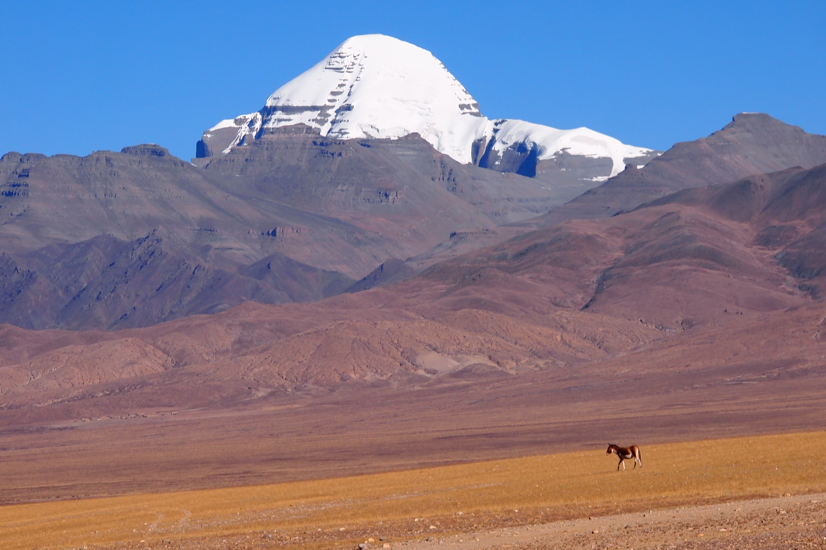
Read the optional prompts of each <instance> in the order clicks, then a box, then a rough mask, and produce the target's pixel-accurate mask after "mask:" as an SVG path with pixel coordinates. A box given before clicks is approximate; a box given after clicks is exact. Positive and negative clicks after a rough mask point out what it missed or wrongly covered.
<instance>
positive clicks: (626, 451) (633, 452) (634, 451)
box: [605, 443, 642, 472]
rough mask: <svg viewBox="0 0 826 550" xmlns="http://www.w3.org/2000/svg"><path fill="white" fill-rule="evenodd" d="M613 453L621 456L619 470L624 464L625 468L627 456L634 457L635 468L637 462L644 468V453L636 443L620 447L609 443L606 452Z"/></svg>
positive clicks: (623, 467)
mask: <svg viewBox="0 0 826 550" xmlns="http://www.w3.org/2000/svg"><path fill="white" fill-rule="evenodd" d="M611 453H616V454H617V456H618V457H619V464H617V471H618V472H619V469H620V466H622V469H623V470H625V459H626V458H633V459H634V468H636V467H637V464H639V465H640V468H642V453H641V452H640V448H639V447H637V446H636V445H631V446H630V447H618V446H617V445H614V444H613V443H611V444H609V445H608V450H607V451H605V454H607V455H610V454H611Z"/></svg>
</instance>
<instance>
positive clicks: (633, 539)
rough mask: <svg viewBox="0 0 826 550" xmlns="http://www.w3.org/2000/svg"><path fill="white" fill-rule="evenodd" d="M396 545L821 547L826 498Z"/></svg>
mask: <svg viewBox="0 0 826 550" xmlns="http://www.w3.org/2000/svg"><path fill="white" fill-rule="evenodd" d="M430 538H431V539H432V540H429V541H428V540H425V541H420V540H419V541H408V542H406V543H401V546H404V547H405V550H430V549H434V548H437V547H440V548H444V547H445V546H449V547H451V548H455V549H456V550H465V549H467V550H477V549H482V548H484V549H492V550H497V549H514V550H544V549H551V548H553V549H559V548H565V549H572V550H578V549H589V550H590V549H606V548H617V549H634V550H649V549H650V550H654V549H656V550H666V549H667V550H672V549H673V550H683V549H728V548H731V549H742V550H750V549H761V550H764V549H774V548H778V549H780V548H782V549H801V550H802V549H806V548H817V549H826V494H817V495H802V496H786V497H778V498H768V499H759V500H747V501H738V502H730V503H726V504H719V505H710V506H687V507H682V508H676V509H670V510H656V511H652V512H647V513H641V514H623V515H616V516H603V517H594V518H588V519H580V520H572V521H560V522H554V523H548V524H544V525H534V526H523V527H518V528H511V529H501V530H494V531H486V532H482V533H471V534H465V535H456V536H451V537H446V538H439V537H436V536H433V537H430Z"/></svg>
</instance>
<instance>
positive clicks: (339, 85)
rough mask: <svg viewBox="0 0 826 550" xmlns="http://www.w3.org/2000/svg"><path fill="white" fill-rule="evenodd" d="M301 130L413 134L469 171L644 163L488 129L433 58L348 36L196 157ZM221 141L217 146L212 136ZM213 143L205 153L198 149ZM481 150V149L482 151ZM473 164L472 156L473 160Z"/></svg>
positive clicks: (507, 124) (221, 127)
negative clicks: (555, 163) (528, 156)
mask: <svg viewBox="0 0 826 550" xmlns="http://www.w3.org/2000/svg"><path fill="white" fill-rule="evenodd" d="M296 124H305V125H307V126H309V127H310V128H313V129H314V130H316V131H318V132H319V133H320V134H321V135H322V136H326V137H331V138H339V139H352V138H376V139H382V138H384V139H386V138H390V139H394V138H399V137H403V136H406V135H408V134H413V133H418V134H419V135H421V137H422V138H423V139H425V140H426V141H427V142H429V143H430V144H431V145H432V146H433V147H434V148H435V149H437V150H438V151H440V152H442V153H444V154H446V155H448V156H450V157H452V158H453V159H455V160H457V161H459V162H461V163H464V164H467V163H471V162H475V161H477V160H478V158H474V151H479V150H482V151H484V150H486V149H490V147H491V146H492V147H493V149H494V151H496V152H497V153H502V152H503V151H504V150H505V149H507V148H509V147H514V148H516V147H521V148H522V149H524V148H525V147H527V148H528V149H535V150H536V154H537V158H538V159H539V160H543V159H548V158H552V157H554V156H555V155H557V154H559V153H560V152H562V151H566V152H567V153H569V154H572V155H582V156H587V157H608V158H610V159H611V160H612V161H613V170H612V171H611V174H610V175H612V176H613V175H615V174H617V173H619V171H621V170H622V168H623V167H624V161H625V159H627V158H632V157H639V156H642V155H645V154H647V153H650V150H649V149H644V148H640V147H632V146H628V145H624V144H622V143H621V142H619V141H618V140H616V139H614V138H611V137H609V136H606V135H604V134H600V133H598V132H594V131H593V130H589V129H587V128H577V129H574V130H557V129H555V128H550V127H548V126H542V125H539V124H532V123H529V122H524V121H520V120H495V121H492V120H489V119H487V118H486V117H484V116H483V115H482V113H481V112H480V110H479V105H478V103H477V102H476V100H474V99H473V97H472V96H471V95H470V94H469V93H468V92H467V90H465V88H464V87H463V86H462V85H461V84H460V83H459V81H458V80H456V78H455V77H454V76H453V75H452V74H450V72H449V71H448V70H447V69H446V68H445V66H444V65H443V64H442V63H441V62H440V61H439V60H438V59H436V58H435V57H434V56H433V54H431V53H430V52H428V51H427V50H424V49H422V48H419V47H418V46H414V45H413V44H409V43H407V42H404V41H402V40H398V39H396V38H392V37H389V36H384V35H380V34H373V35H363V36H354V37H352V38H349V39H348V40H346V41H344V42H343V43H342V44H341V45H340V46H338V47H337V48H336V49H335V50H333V52H332V53H330V54H329V55H328V56H327V57H326V58H324V59H322V60H321V61H320V62H319V63H317V64H316V65H315V66H313V67H312V68H310V69H309V70H307V71H305V72H304V73H302V74H301V75H299V76H298V77H296V78H294V79H293V80H291V81H289V82H288V83H286V84H285V85H283V86H281V87H280V88H278V89H277V90H276V91H275V92H273V94H272V95H270V97H269V98H268V99H267V101H266V103H265V105H264V107H263V108H262V109H261V110H260V111H258V112H256V113H251V114H248V115H241V116H239V117H236V118H234V119H227V120H223V121H221V122H219V123H218V124H217V125H215V126H213V127H212V128H210V129H209V130H207V131H206V132H205V133H204V139H203V140H202V142H201V143H199V148H198V153H197V156H211V155H212V153H211V151H210V149H211V150H212V151H215V152H217V151H218V150H220V151H221V152H222V153H224V154H226V153H228V152H230V151H231V150H232V149H233V148H234V147H236V146H238V145H241V144H244V143H247V140H248V139H257V138H258V137H260V135H261V134H262V133H265V132H267V131H271V130H275V129H277V128H281V127H284V126H292V125H296ZM219 134H220V135H221V136H223V137H222V138H216V137H215V136H218V135H219ZM209 139H212V140H213V143H212V147H211V148H208V147H207V146H206V145H205V143H206V142H207V141H208V140H209ZM480 147H481V149H480ZM477 157H478V155H477Z"/></svg>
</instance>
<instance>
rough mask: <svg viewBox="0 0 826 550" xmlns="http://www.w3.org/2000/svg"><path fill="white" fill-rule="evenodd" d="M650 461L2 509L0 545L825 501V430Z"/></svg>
mask: <svg viewBox="0 0 826 550" xmlns="http://www.w3.org/2000/svg"><path fill="white" fill-rule="evenodd" d="M617 443H620V444H623V443H630V442H622V441H620V442H617ZM366 452H369V451H366ZM642 452H643V465H644V467H643V468H642V469H639V468H638V469H636V470H633V469H631V468H630V466H631V464H630V463H628V467H629V469H628V470H627V471H625V472H622V471H620V472H617V471H616V470H615V468H616V463H617V459H616V457H615V456H613V455H612V456H610V457H608V456H606V455H605V450H604V449H601V448H600V449H594V450H593V451H588V452H576V453H567V454H556V455H545V456H531V457H525V458H517V459H508V460H496V461H488V462H477V463H472V464H463V465H455V466H447V467H439V468H430V469H421V470H411V471H402V472H390V473H382V474H373V475H364V476H354V477H345V478H337V479H327V480H315V481H302V482H292V483H282V484H275V485H260V486H250V487H235V488H225V489H211V490H200V491H187V492H175V493H161V494H139V495H129V496H120V497H112V498H100V499H88V500H77V501H63V502H46V503H36V504H24V505H11V506H5V507H2V508H0V547H2V548H4V549H7V550H8V549H16V548H21V549H22V548H27V549H31V548H41V549H43V548H55V549H56V548H79V547H81V546H83V545H86V546H87V548H96V547H99V548H104V547H114V546H115V545H116V543H121V545H122V546H124V547H132V546H134V545H138V544H139V546H140V547H149V548H160V547H164V546H165V545H167V544H168V543H169V541H173V542H174V543H175V544H187V543H193V541H198V540H208V539H215V538H216V537H223V538H226V537H229V538H231V539H233V540H236V542H237V541H239V540H240V541H244V540H249V541H255V542H254V543H250V544H251V546H248V547H250V548H257V547H268V546H267V544H272V545H278V544H280V545H282V546H283V545H285V544H287V545H289V546H292V547H295V546H303V547H305V548H321V547H348V546H349V547H352V544H353V543H356V542H363V541H364V540H366V538H367V537H373V536H377V537H378V536H382V538H384V539H385V540H386V541H388V542H389V543H390V544H391V545H392V543H394V542H397V541H400V540H406V539H408V538H415V537H417V536H419V537H420V536H428V535H429V534H431V533H436V534H439V535H442V534H445V533H456V532H467V531H471V530H477V529H482V528H485V527H486V526H492V525H500V526H501V525H502V522H503V521H504V522H509V523H507V524H508V525H517V524H526V523H537V522H546V521H551V520H555V519H563V518H572V517H582V516H589V515H592V516H593V515H602V514H610V513H617V512H627V511H633V510H648V509H655V508H664V507H671V506H677V505H683V504H700V503H711V502H719V501H724V500H733V499H740V498H748V497H758V496H776V495H783V494H785V493H792V494H800V493H810V492H823V491H826V432H810V433H797V434H784V435H771V436H761V437H747V438H736V439H723V440H706V441H700V442H692V443H677V444H662V445H651V446H647V447H644V448H643V449H642ZM144 475H151V473H150V472H146V473H145V474H144ZM431 526H432V527H431ZM262 536H263V537H264V538H263V539H262ZM164 541H166V542H164ZM262 541H269V542H266V543H265V542H262ZM173 547H174V545H173ZM240 547H244V546H243V545H241V546H240Z"/></svg>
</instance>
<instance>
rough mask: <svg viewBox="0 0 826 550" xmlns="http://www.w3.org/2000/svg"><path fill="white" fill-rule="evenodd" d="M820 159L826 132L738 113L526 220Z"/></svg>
mask: <svg viewBox="0 0 826 550" xmlns="http://www.w3.org/2000/svg"><path fill="white" fill-rule="evenodd" d="M823 163H826V136H820V135H815V134H808V133H806V132H804V131H803V130H802V129H800V128H798V127H797V126H790V125H787V124H784V123H783V122H781V121H779V120H777V119H774V118H772V117H770V116H769V115H765V114H760V113H741V114H739V115H737V116H735V117H733V119H732V122H731V123H730V124H728V125H727V126H726V127H725V128H723V129H722V130H720V131H718V132H715V133H713V134H711V135H710V136H708V137H706V138H702V139H698V140H696V141H690V142H684V143H678V144H676V145H674V146H673V147H672V148H671V149H669V150H668V151H666V152H665V153H663V154H662V155H661V156H659V157H657V158H655V159H653V160H651V161H650V162H649V163H648V164H646V165H645V167H643V168H641V169H638V168H637V167H636V166H629V167H627V169H626V170H625V171H624V172H621V173H620V174H618V175H617V176H616V177H614V178H611V179H610V180H608V181H607V182H605V183H604V184H602V185H601V186H599V187H596V188H594V189H591V190H589V191H587V192H585V193H583V194H582V195H581V196H579V197H577V198H576V199H574V200H572V201H571V202H569V203H568V204H566V205H564V206H562V207H560V208H557V209H555V210H552V211H551V212H549V213H548V214H546V215H544V216H541V217H539V218H536V219H534V220H531V221H530V222H529V223H530V225H531V226H532V227H542V226H546V225H551V224H554V223H559V222H561V221H565V220H571V219H591V218H604V217H608V216H612V215H614V214H616V213H617V212H623V211H628V210H631V209H633V208H635V207H637V206H638V205H640V204H643V203H647V202H650V201H652V200H656V199H658V198H660V197H662V196H664V195H668V194H670V193H673V192H675V191H679V190H680V189H686V188H695V187H705V186H708V185H714V184H720V183H726V182H730V181H734V180H737V179H740V178H744V177H746V176H749V175H752V174H760V173H769V172H777V171H780V170H784V169H786V168H792V167H796V166H797V167H802V168H812V167H814V166H818V165H820V164H823Z"/></svg>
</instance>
